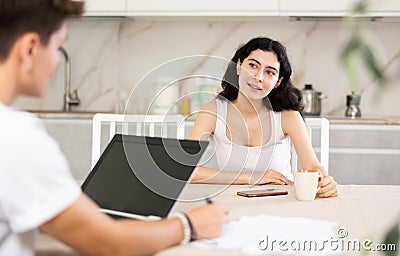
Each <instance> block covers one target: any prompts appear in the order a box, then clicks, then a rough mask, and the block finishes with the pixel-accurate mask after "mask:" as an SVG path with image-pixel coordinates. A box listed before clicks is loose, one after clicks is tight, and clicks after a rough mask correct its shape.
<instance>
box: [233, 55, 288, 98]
mask: <svg viewBox="0 0 400 256" xmlns="http://www.w3.org/2000/svg"><path fill="white" fill-rule="evenodd" d="M279 68H280V63H279V62H278V58H277V56H276V54H275V53H274V52H267V51H263V50H255V51H252V52H251V53H250V54H249V56H247V58H246V59H244V60H243V63H240V61H239V62H238V63H237V74H238V75H239V90H240V92H241V93H242V94H244V95H245V96H246V97H248V98H249V99H250V100H259V99H262V98H264V97H265V96H267V95H268V94H269V93H270V92H271V90H272V89H273V88H275V87H278V86H279V84H280V82H281V81H282V78H281V79H279Z"/></svg>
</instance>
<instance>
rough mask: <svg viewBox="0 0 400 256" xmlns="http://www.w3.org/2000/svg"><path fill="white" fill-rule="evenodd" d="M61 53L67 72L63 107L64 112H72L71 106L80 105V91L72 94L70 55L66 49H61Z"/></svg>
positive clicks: (65, 73) (65, 72)
mask: <svg viewBox="0 0 400 256" xmlns="http://www.w3.org/2000/svg"><path fill="white" fill-rule="evenodd" d="M60 52H61V53H62V54H63V56H64V60H65V63H64V66H65V71H64V76H65V78H64V79H65V87H64V105H63V111H64V112H70V111H71V106H72V105H79V103H80V100H79V97H78V91H77V90H76V89H75V90H74V91H73V92H72V93H71V61H70V59H69V56H68V53H67V51H66V50H65V48H64V47H61V48H60Z"/></svg>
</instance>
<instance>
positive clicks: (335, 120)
mask: <svg viewBox="0 0 400 256" xmlns="http://www.w3.org/2000/svg"><path fill="white" fill-rule="evenodd" d="M323 117H325V118H327V119H328V120H329V123H330V124H372V125H374V124H376V125H400V117H361V118H355V119H351V118H349V117H337V116H323Z"/></svg>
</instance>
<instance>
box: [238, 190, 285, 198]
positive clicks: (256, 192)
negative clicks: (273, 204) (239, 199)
mask: <svg viewBox="0 0 400 256" xmlns="http://www.w3.org/2000/svg"><path fill="white" fill-rule="evenodd" d="M236 194H237V195H238V196H244V197H261V196H279V195H287V194H288V192H287V191H286V190H283V189H276V188H269V189H258V190H246V191H238V192H237V193H236Z"/></svg>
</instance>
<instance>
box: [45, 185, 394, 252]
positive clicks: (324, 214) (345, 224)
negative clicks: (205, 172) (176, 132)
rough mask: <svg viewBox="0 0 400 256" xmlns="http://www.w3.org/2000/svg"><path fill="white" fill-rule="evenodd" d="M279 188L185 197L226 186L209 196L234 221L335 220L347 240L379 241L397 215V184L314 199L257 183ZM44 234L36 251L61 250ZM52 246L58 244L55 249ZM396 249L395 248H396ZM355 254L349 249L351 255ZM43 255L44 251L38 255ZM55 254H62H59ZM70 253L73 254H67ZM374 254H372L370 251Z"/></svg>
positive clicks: (344, 189)
mask: <svg viewBox="0 0 400 256" xmlns="http://www.w3.org/2000/svg"><path fill="white" fill-rule="evenodd" d="M269 187H279V188H282V189H286V190H288V191H289V194H288V195H286V196H276V197H260V198H244V197H239V196H237V195H236V192H237V191H239V190H248V189H249V187H248V186H237V185H236V186H230V187H227V188H226V187H224V186H220V185H203V184H201V185H200V184H191V185H189V187H188V190H187V191H186V193H185V195H184V196H185V197H186V198H189V197H195V198H200V197H201V196H203V195H204V193H205V191H210V190H213V191H218V190H222V189H224V188H226V189H225V190H223V191H222V192H221V193H220V194H218V195H216V196H215V197H214V198H213V199H214V201H215V202H216V203H221V204H224V205H226V206H227V207H228V208H229V210H230V219H231V220H237V219H239V218H240V217H241V216H244V215H248V216H256V215H260V214H265V215H272V216H280V217H305V218H311V219H317V220H326V221H331V222H336V223H337V224H338V225H337V227H338V228H344V229H346V230H347V232H348V237H347V238H348V239H358V240H363V239H366V238H369V239H371V240H372V241H373V242H374V243H375V244H376V243H380V242H382V240H383V239H382V238H383V236H384V234H385V232H386V231H387V230H388V228H389V227H390V226H391V225H393V224H394V222H395V221H396V220H398V219H399V218H400V186H375V185H344V186H339V193H340V194H339V197H337V198H328V199H321V198H318V199H316V200H314V201H298V200H296V198H295V195H294V189H293V187H291V186H273V185H265V186H258V187H257V189H261V188H269ZM202 204H204V201H197V202H193V203H186V202H185V203H183V202H182V203H179V204H178V206H177V210H179V211H186V210H188V209H190V208H192V207H194V206H198V205H202ZM52 243H54V241H51V240H49V239H48V238H46V237H41V239H40V240H39V252H42V253H43V252H45V251H47V252H50V251H51V250H52V249H54V248H55V250H53V251H51V252H52V254H48V255H57V253H56V252H55V251H57V250H59V251H60V252H61V251H64V252H65V250H64V249H63V250H61V248H60V247H59V245H58V244H54V245H53V244H52ZM55 246H58V248H56V247H55ZM398 250H399V248H398ZM356 254H357V253H355V252H352V253H351V255H356ZM39 255H46V254H39ZM59 255H66V254H65V253H64V254H59ZM70 255H74V254H72V253H71V254H70ZM165 255H241V254H240V252H232V251H210V250H207V251H204V250H201V249H198V248H193V247H190V246H175V247H172V248H169V249H166V250H163V251H161V252H159V253H158V254H157V256H165ZM370 255H374V254H370Z"/></svg>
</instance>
